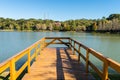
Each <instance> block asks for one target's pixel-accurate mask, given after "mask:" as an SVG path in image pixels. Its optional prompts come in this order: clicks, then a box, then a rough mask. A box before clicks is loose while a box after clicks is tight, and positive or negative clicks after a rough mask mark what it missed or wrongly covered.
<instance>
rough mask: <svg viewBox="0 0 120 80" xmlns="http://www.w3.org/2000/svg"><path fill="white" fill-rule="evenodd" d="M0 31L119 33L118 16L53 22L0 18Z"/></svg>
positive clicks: (119, 18) (119, 16) (48, 20)
mask: <svg viewBox="0 0 120 80" xmlns="http://www.w3.org/2000/svg"><path fill="white" fill-rule="evenodd" d="M0 30H13V31H85V32H93V31H95V32H120V14H111V15H109V17H107V18H105V17H102V18H101V19H84V18H83V19H76V20H66V21H54V20H50V19H45V20H42V19H34V18H30V19H17V20H16V19H11V18H2V17H0Z"/></svg>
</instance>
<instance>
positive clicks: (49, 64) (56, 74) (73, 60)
mask: <svg viewBox="0 0 120 80" xmlns="http://www.w3.org/2000/svg"><path fill="white" fill-rule="evenodd" d="M77 59H78V58H77V56H76V55H73V53H72V51H71V50H70V49H67V48H45V49H44V50H43V51H42V54H41V55H39V56H38V58H37V61H36V62H34V63H33V65H32V66H31V72H30V73H29V74H26V75H25V76H24V77H23V79H22V80H50V79H51V80H86V79H87V78H88V80H95V79H94V77H93V76H92V75H90V74H87V73H86V72H85V67H84V66H83V65H82V64H80V63H78V60H77Z"/></svg>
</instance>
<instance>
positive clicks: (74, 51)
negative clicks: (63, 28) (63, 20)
mask: <svg viewBox="0 0 120 80" xmlns="http://www.w3.org/2000/svg"><path fill="white" fill-rule="evenodd" d="M73 50H74V51H73V54H75V41H74V49H73Z"/></svg>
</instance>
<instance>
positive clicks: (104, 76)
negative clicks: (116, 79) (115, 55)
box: [70, 39, 120, 80]
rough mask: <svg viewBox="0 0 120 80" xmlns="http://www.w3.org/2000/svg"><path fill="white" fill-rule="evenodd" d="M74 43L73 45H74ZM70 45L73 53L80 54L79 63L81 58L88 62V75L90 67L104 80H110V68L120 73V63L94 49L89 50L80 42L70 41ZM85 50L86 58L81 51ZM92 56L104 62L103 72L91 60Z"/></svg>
mask: <svg viewBox="0 0 120 80" xmlns="http://www.w3.org/2000/svg"><path fill="white" fill-rule="evenodd" d="M72 43H73V45H72ZM70 45H71V47H72V48H73V53H74V54H75V52H77V53H78V61H80V57H82V58H83V60H85V62H86V72H87V73H88V71H89V66H90V67H91V68H92V69H93V70H94V71H96V72H97V74H98V75H99V76H100V77H101V79H102V80H108V67H111V68H112V69H114V70H116V71H117V72H119V73H120V63H118V62H116V61H114V60H112V59H110V58H107V57H105V56H103V55H102V54H101V53H99V52H96V51H95V50H93V49H92V48H88V47H87V46H85V45H83V44H82V43H80V42H77V41H76V40H73V39H70ZM76 45H78V49H77V47H76ZM81 48H83V49H85V50H86V56H84V55H83V54H82V53H81V51H80V49H81ZM90 55H93V56H94V57H96V58H97V59H99V60H100V61H102V62H103V70H102V71H101V70H100V69H98V68H97V67H96V66H95V65H94V64H93V63H92V62H91V61H90V59H89V57H90Z"/></svg>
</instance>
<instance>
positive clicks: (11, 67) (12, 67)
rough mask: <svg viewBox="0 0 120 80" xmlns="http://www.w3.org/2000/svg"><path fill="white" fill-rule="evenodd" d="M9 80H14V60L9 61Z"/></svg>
mask: <svg viewBox="0 0 120 80" xmlns="http://www.w3.org/2000/svg"><path fill="white" fill-rule="evenodd" d="M10 80H16V70H15V59H14V58H12V59H11V61H10Z"/></svg>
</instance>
